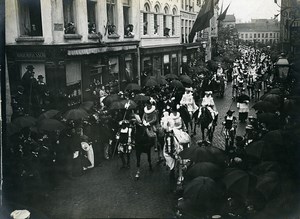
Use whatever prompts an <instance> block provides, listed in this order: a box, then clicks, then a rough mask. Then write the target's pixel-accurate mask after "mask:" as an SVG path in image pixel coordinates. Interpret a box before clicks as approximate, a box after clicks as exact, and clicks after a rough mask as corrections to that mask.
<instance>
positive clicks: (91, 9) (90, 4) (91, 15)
mask: <svg viewBox="0 0 300 219" xmlns="http://www.w3.org/2000/svg"><path fill="white" fill-rule="evenodd" d="M96 3H97V2H96V1H94V0H87V15H88V29H89V34H92V33H97V29H96Z"/></svg>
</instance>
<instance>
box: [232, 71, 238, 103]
mask: <svg viewBox="0 0 300 219" xmlns="http://www.w3.org/2000/svg"><path fill="white" fill-rule="evenodd" d="M238 75H239V74H238V73H234V74H233V75H232V91H231V94H232V99H235V98H236V97H237V95H238V79H237V78H238Z"/></svg>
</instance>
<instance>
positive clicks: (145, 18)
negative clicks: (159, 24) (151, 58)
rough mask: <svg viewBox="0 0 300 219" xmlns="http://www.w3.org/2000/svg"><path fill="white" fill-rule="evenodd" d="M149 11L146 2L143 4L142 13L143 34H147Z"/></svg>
mask: <svg viewBox="0 0 300 219" xmlns="http://www.w3.org/2000/svg"><path fill="white" fill-rule="evenodd" d="M149 12H150V6H149V4H148V3H146V4H145V5H144V13H143V34H144V35H146V34H148V25H149V22H148V20H149V18H148V16H149Z"/></svg>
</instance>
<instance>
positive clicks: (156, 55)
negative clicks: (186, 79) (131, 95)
mask: <svg viewBox="0 0 300 219" xmlns="http://www.w3.org/2000/svg"><path fill="white" fill-rule="evenodd" d="M140 57H141V58H140V60H141V65H140V66H141V84H142V85H144V84H145V82H146V78H147V76H163V75H166V74H170V73H172V74H175V75H179V74H180V63H181V46H165V47H151V48H147V47H140Z"/></svg>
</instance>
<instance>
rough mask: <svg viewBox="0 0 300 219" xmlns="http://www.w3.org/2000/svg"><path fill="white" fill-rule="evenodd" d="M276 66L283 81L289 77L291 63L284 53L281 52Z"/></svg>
mask: <svg viewBox="0 0 300 219" xmlns="http://www.w3.org/2000/svg"><path fill="white" fill-rule="evenodd" d="M275 67H276V68H277V72H278V79H279V80H280V81H281V82H283V81H284V80H285V79H286V78H287V76H288V73H289V69H290V63H289V61H288V60H287V58H286V57H285V54H284V53H281V55H280V57H279V58H278V61H277V62H276V63H275Z"/></svg>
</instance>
